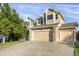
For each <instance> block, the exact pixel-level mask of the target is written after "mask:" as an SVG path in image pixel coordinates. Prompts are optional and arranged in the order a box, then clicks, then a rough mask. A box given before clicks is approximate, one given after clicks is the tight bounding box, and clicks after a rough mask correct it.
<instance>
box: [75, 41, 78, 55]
mask: <svg viewBox="0 0 79 59" xmlns="http://www.w3.org/2000/svg"><path fill="white" fill-rule="evenodd" d="M74 55H75V56H79V41H77V42H76V43H75V49H74Z"/></svg>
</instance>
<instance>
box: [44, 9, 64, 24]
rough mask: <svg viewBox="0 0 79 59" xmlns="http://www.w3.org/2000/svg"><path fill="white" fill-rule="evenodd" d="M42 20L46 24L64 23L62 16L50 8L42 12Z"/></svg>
mask: <svg viewBox="0 0 79 59" xmlns="http://www.w3.org/2000/svg"><path fill="white" fill-rule="evenodd" d="M44 18H45V19H44V21H45V22H46V24H54V23H64V17H63V15H62V14H61V13H60V12H58V11H56V10H54V9H51V8H49V9H47V10H46V11H45V12H44Z"/></svg>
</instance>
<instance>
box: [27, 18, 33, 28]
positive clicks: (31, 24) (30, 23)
mask: <svg viewBox="0 0 79 59" xmlns="http://www.w3.org/2000/svg"><path fill="white" fill-rule="evenodd" d="M26 22H27V26H28V27H33V26H34V25H33V22H34V20H33V19H32V18H30V17H28V18H27V20H26Z"/></svg>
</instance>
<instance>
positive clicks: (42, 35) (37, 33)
mask: <svg viewBox="0 0 79 59" xmlns="http://www.w3.org/2000/svg"><path fill="white" fill-rule="evenodd" d="M49 39H50V29H44V30H33V31H32V39H31V40H32V41H49Z"/></svg>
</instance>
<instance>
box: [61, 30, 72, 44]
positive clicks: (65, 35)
mask: <svg viewBox="0 0 79 59" xmlns="http://www.w3.org/2000/svg"><path fill="white" fill-rule="evenodd" d="M62 41H63V42H65V43H69V44H72V43H73V42H74V30H73V29H65V30H60V42H62Z"/></svg>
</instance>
